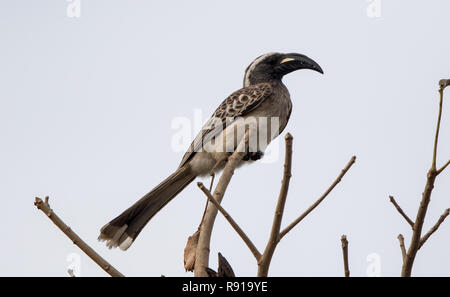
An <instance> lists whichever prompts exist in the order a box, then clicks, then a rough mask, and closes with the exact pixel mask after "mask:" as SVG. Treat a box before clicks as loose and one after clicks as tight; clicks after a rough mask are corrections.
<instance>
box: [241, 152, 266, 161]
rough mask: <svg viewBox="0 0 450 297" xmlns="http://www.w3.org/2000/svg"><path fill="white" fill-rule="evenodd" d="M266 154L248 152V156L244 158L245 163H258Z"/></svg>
mask: <svg viewBox="0 0 450 297" xmlns="http://www.w3.org/2000/svg"><path fill="white" fill-rule="evenodd" d="M263 155H264V153H263V152H261V151H256V152H247V154H246V155H245V156H244V157H243V158H242V160H244V161H256V160H259V159H261V158H262V157H263Z"/></svg>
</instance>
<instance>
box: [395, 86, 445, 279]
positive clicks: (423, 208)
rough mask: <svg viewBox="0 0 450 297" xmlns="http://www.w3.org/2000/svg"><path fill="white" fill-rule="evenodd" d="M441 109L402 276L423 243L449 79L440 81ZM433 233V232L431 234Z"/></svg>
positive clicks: (412, 262)
mask: <svg viewBox="0 0 450 297" xmlns="http://www.w3.org/2000/svg"><path fill="white" fill-rule="evenodd" d="M439 85H440V88H439V111H438V118H437V124H436V132H435V136H434V146H433V158H432V162H431V168H430V170H429V171H428V174H427V182H426V184H425V189H424V191H423V193H422V200H421V201H420V206H419V209H418V211H417V216H416V220H415V222H414V227H413V234H412V238H411V243H410V245H409V248H408V252H407V253H406V256H405V261H403V265H402V274H401V275H402V276H403V277H410V276H411V272H412V267H413V265H414V260H415V258H416V254H417V251H418V250H419V248H420V246H421V245H420V243H421V235H422V229H423V224H424V221H425V216H426V214H427V209H428V205H429V203H430V199H431V193H432V192H433V188H434V182H435V180H436V177H437V175H438V171H437V170H436V159H437V146H438V139H439V130H440V127H441V117H442V105H443V101H444V89H445V87H446V86H447V85H448V80H441V81H440V82H439ZM430 235H431V234H430Z"/></svg>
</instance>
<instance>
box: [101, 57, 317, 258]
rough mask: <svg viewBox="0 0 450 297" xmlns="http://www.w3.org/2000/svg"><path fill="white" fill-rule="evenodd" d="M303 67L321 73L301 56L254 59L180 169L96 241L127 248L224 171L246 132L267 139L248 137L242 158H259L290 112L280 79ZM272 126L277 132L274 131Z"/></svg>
mask: <svg viewBox="0 0 450 297" xmlns="http://www.w3.org/2000/svg"><path fill="white" fill-rule="evenodd" d="M299 69H311V70H315V71H318V72H320V73H323V71H322V68H320V66H319V65H318V64H317V63H316V62H314V61H313V60H312V59H310V58H308V57H306V56H304V55H301V54H295V53H291V54H281V53H268V54H265V55H262V56H260V57H258V58H257V59H255V60H254V61H253V62H252V63H251V64H250V65H249V66H248V67H247V69H246V70H245V77H244V87H243V88H242V89H240V90H238V91H236V92H234V93H233V94H231V95H230V96H229V97H228V98H226V99H225V100H224V101H223V102H222V104H220V106H219V107H218V108H217V110H216V111H215V112H214V114H213V115H212V117H211V119H210V120H208V121H207V122H206V124H205V125H204V126H203V128H202V130H201V131H200V132H199V134H198V135H197V137H196V138H195V139H194V141H193V142H192V144H191V146H190V148H189V149H188V151H187V152H186V154H185V155H184V157H183V159H182V160H181V164H180V166H179V167H178V168H177V170H176V171H175V172H174V173H173V174H172V175H170V176H169V177H168V178H166V179H165V180H164V181H163V182H161V183H160V184H159V185H158V186H156V187H155V188H154V189H153V190H152V191H150V192H149V193H148V194H146V195H145V196H144V197H142V198H141V199H140V200H139V201H137V202H136V203H135V204H133V205H132V206H131V207H130V208H128V209H127V210H125V211H124V212H123V213H122V214H121V215H119V216H118V217H116V218H115V219H114V220H112V221H111V222H109V223H108V224H106V225H105V226H104V227H103V228H102V229H101V230H100V236H99V238H98V239H99V240H102V241H103V240H105V241H106V244H107V246H108V247H110V248H111V247H117V246H118V247H120V249H122V250H126V249H128V248H129V247H130V245H131V244H132V243H133V241H134V240H135V239H136V237H137V236H138V234H139V233H140V232H141V230H142V229H143V228H144V226H145V225H146V224H147V223H148V221H149V220H150V219H151V218H152V217H153V216H154V215H155V214H156V213H157V212H158V211H159V210H161V209H162V208H163V207H164V206H165V205H166V204H167V203H168V202H169V201H170V200H172V199H173V198H174V197H175V196H176V195H177V194H178V193H179V192H180V191H182V190H183V189H184V188H185V187H186V186H187V185H188V184H190V183H191V182H192V181H193V180H194V179H195V178H196V177H197V176H202V175H206V174H209V173H211V172H217V171H219V170H221V169H223V167H224V166H225V163H226V160H227V158H228V156H230V155H231V154H232V153H233V151H234V150H235V149H236V147H237V146H238V144H239V143H240V141H241V140H242V138H243V137H244V135H245V132H244V131H250V133H249V134H250V139H251V138H252V137H251V135H252V133H253V134H254V135H258V136H257V138H258V137H259V138H262V139H264V138H266V139H265V141H260V140H258V141H249V142H248V145H247V147H246V151H245V152H244V153H245V156H244V157H243V161H246V160H257V159H259V158H261V156H262V154H263V152H264V150H265V149H266V147H267V145H268V144H269V142H270V141H271V140H273V139H274V138H275V137H276V136H278V134H279V133H281V132H282V131H283V129H284V128H285V126H286V124H287V122H288V120H289V116H290V114H291V110H292V103H291V100H290V95H289V92H288V90H287V88H286V87H285V85H284V84H283V83H282V82H281V79H282V78H283V76H284V75H286V74H288V73H290V72H292V71H295V70H299ZM272 119H276V120H277V121H276V122H274V121H272ZM242 127H245V129H242ZM274 127H276V130H277V131H276V133H271V131H272V130H273V129H274ZM267 133H269V134H270V135H268V134H267ZM261 135H266V136H267V137H262V136H261ZM242 163H243V162H242Z"/></svg>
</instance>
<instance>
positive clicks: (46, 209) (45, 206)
mask: <svg viewBox="0 0 450 297" xmlns="http://www.w3.org/2000/svg"><path fill="white" fill-rule="evenodd" d="M34 205H36V207H37V208H38V209H40V210H41V211H42V212H43V213H44V214H45V215H46V216H47V217H48V218H49V219H50V220H51V221H52V222H53V223H54V224H55V225H56V226H57V227H58V228H59V229H60V230H61V231H62V232H64V234H66V235H67V237H69V238H70V240H72V242H73V243H74V244H75V245H77V246H78V247H79V248H80V249H81V250H82V251H83V252H84V253H85V254H86V255H87V256H88V257H89V258H91V259H92V260H93V261H94V262H95V263H97V264H98V266H100V267H101V268H102V269H103V270H104V271H106V272H107V273H108V274H109V275H111V276H114V277H119V276H124V275H123V274H122V273H120V272H119V271H118V270H117V269H115V268H114V267H113V266H112V265H111V264H109V263H108V262H107V261H106V260H105V259H103V258H102V257H101V256H100V255H99V254H97V253H96V252H95V251H94V250H93V249H92V248H91V247H90V246H89V245H88V244H87V243H86V242H84V241H83V240H82V239H81V238H80V237H79V236H78V235H77V234H76V233H75V232H73V231H72V229H70V227H69V226H67V225H66V224H65V223H64V222H63V221H62V220H61V219H60V218H59V217H58V216H57V215H56V213H54V212H53V210H52V209H51V208H50V204H49V203H48V197H45V201H42V199H41V198H38V197H36V200H35V202H34Z"/></svg>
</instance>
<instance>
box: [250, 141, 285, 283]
mask: <svg viewBox="0 0 450 297" xmlns="http://www.w3.org/2000/svg"><path fill="white" fill-rule="evenodd" d="M284 139H285V144H286V152H285V159H284V170H283V179H282V181H281V189H280V194H279V196H278V202H277V206H276V209H275V215H274V218H273V223H272V230H271V232H270V238H269V241H268V242H267V245H266V249H265V250H264V253H263V255H262V257H261V261H259V263H258V276H267V274H268V272H269V266H270V262H271V260H272V256H273V253H274V252H275V248H276V246H277V244H278V242H279V240H278V237H279V234H280V228H281V220H282V218H283V211H284V205H285V203H286V198H287V193H288V190H289V181H290V179H291V176H292V173H291V169H292V139H293V137H292V135H291V134H290V133H287V134H286V136H285V137H284Z"/></svg>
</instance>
